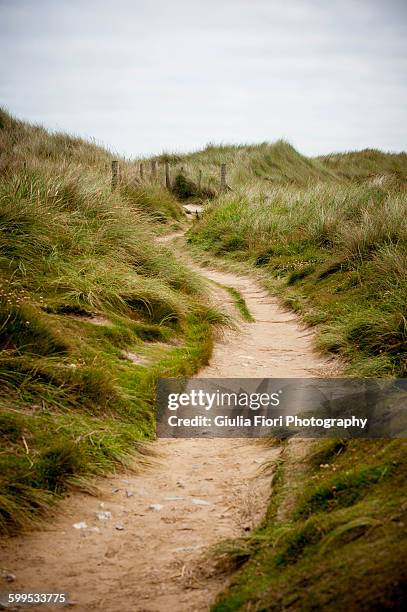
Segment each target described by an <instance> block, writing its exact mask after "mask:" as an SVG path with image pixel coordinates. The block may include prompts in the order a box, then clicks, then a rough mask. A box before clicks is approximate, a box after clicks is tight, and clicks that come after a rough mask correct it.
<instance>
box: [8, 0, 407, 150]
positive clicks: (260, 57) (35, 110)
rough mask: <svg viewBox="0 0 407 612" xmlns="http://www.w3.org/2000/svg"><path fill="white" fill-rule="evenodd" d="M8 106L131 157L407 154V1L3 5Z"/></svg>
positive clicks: (137, 0) (65, 0)
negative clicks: (240, 149) (196, 152)
mask: <svg viewBox="0 0 407 612" xmlns="http://www.w3.org/2000/svg"><path fill="white" fill-rule="evenodd" d="M0 11H1V12H0V88H1V89H0V93H1V95H0V104H1V105H3V106H5V107H6V108H7V109H8V110H9V111H11V112H12V113H13V114H14V115H16V116H17V117H20V118H24V119H28V120H30V121H33V122H36V123H42V124H44V125H45V126H46V127H48V128H52V129H58V130H62V131H66V132H70V133H74V134H79V135H81V136H85V137H93V138H95V139H96V140H97V141H99V142H101V143H103V144H105V145H107V146H108V147H109V148H111V149H112V150H114V151H116V152H118V153H121V154H124V155H126V156H128V157H133V156H139V155H147V154H154V153H159V152H161V151H163V150H171V151H185V150H191V149H197V148H200V147H202V146H204V145H205V144H206V143H208V142H216V143H220V142H236V143H237V142H262V141H265V140H268V141H273V140H277V139H278V138H285V139H287V140H289V141H290V142H291V143H292V144H293V145H294V146H295V147H296V148H297V149H298V150H299V151H300V152H302V153H305V154H307V155H317V154H320V153H328V152H331V151H343V150H350V149H361V148H365V147H377V148H381V149H384V150H393V151H401V150H406V149H407V121H406V112H405V109H406V103H407V76H406V75H407V32H406V30H407V2H406V1H405V0H284V1H277V0H172V1H168V0H149V1H147V0H0Z"/></svg>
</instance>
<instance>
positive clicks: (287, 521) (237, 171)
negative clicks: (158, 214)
mask: <svg viewBox="0 0 407 612" xmlns="http://www.w3.org/2000/svg"><path fill="white" fill-rule="evenodd" d="M225 158H226V161H227V162H228V166H229V178H228V183H229V186H230V190H228V191H227V192H226V193H225V194H223V195H221V196H220V197H218V198H217V199H214V200H212V201H211V202H208V206H207V208H206V211H205V212H204V214H203V215H202V218H201V219H200V221H198V222H196V223H194V226H193V228H192V229H191V230H190V233H189V241H190V244H192V245H194V247H195V248H197V249H198V250H200V251H201V252H204V253H208V254H209V255H210V256H211V257H213V256H215V257H214V258H215V260H216V261H219V259H220V258H223V260H224V261H229V262H244V263H245V264H248V265H249V267H250V266H252V268H253V269H256V270H257V271H259V272H260V273H261V276H262V278H263V279H264V282H265V283H266V285H267V286H268V288H269V289H270V291H272V292H273V293H275V294H276V295H278V296H279V298H280V299H281V300H282V301H283V303H284V304H285V305H286V306H288V307H290V308H292V309H293V310H295V311H296V312H298V313H299V314H300V315H301V316H302V317H303V319H304V320H305V322H306V323H308V324H309V325H312V326H315V328H316V332H317V334H316V339H317V340H316V342H317V348H318V349H319V350H321V351H323V352H330V353H334V354H337V355H338V356H340V357H341V358H342V360H343V362H344V364H345V368H346V371H347V373H348V374H350V375H352V376H363V377H364V376H400V377H404V376H407V248H406V247H407V215H406V210H407V194H406V183H407V155H405V154H400V155H390V154H384V153H381V152H379V151H361V152H357V153H349V154H343V155H340V154H338V155H330V156H327V157H321V158H318V159H307V158H304V157H302V156H301V155H299V154H298V153H297V152H296V151H294V150H293V149H292V147H290V146H289V145H287V144H285V143H282V142H279V143H276V144H275V145H265V144H264V145H260V146H258V147H236V148H234V147H224V148H208V149H207V150H206V151H204V152H201V153H196V154H194V155H193V156H191V157H190V158H188V159H189V160H190V164H191V170H190V171H191V173H194V172H195V173H196V168H197V167H198V166H203V167H204V168H206V172H209V174H210V173H212V176H213V179H212V180H213V185H215V184H216V183H215V181H216V170H217V168H216V165H217V164H219V163H220V161H225ZM183 164H184V165H185V166H186V164H185V161H184V160H183ZM195 164H196V165H195ZM274 468H275V469H276V473H275V478H274V483H273V489H272V494H271V499H270V505H269V508H268V513H267V517H266V519H265V520H264V521H263V523H262V524H261V525H260V526H259V528H258V529H257V530H255V531H254V532H253V533H251V534H250V535H248V536H247V537H246V538H243V539H240V540H237V541H236V540H235V541H231V542H225V543H223V544H221V546H220V554H219V567H218V571H222V569H225V568H226V570H230V568H231V567H232V568H233V569H235V570H236V569H237V568H241V569H240V570H239V571H238V572H237V573H236V574H235V575H234V577H233V578H232V582H231V585H230V587H229V588H228V589H227V590H226V591H225V592H224V593H222V594H221V595H220V596H219V598H218V600H217V602H216V603H215V604H214V605H213V607H212V609H213V611H214V612H215V611H216V612H231V611H234V610H258V611H262V610H264V611H265V610H276V611H278V610H286V609H290V610H301V612H302V611H305V610H324V611H325V610H338V609H348V610H358V611H359V610H386V609H388V610H390V609H391V610H396V609H397V610H398V609H402V608H403V605H404V602H405V598H406V592H405V584H406V578H407V576H406V572H405V567H406V562H407V545H406V541H405V533H406V530H405V524H406V519H407V516H406V507H405V499H406V493H407V491H406V475H407V448H406V444H405V441H404V440H377V441H363V440H353V441H341V440H331V441H321V440H319V441H315V442H314V443H313V445H312V446H311V447H310V449H309V450H308V453H307V455H306V456H305V458H304V459H303V460H301V461H300V462H299V460H298V458H297V457H296V456H295V454H293V453H291V451H290V446H289V445H288V446H287V448H286V450H285V452H284V453H283V455H282V457H281V458H280V459H279V461H278V464H277V465H276V466H274ZM287 508H289V509H290V510H289V511H287Z"/></svg>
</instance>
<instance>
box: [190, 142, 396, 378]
mask: <svg viewBox="0 0 407 612" xmlns="http://www.w3.org/2000/svg"><path fill="white" fill-rule="evenodd" d="M279 147H281V145H278V146H277V151H276V158H277V159H280V158H279V157H278V156H277V153H278V155H279V156H280V157H281V152H280V151H279ZM355 156H356V154H355ZM383 156H384V162H386V163H384V162H383V167H382V166H380V165H378V166H377V168H376V172H377V176H382V175H381V174H380V173H381V172H384V170H385V169H387V170H388V171H390V170H389V169H391V170H392V172H393V174H391V175H389V176H390V178H389V180H388V181H387V182H386V181H381V182H377V181H375V180H374V178H372V176H371V175H369V178H366V168H365V166H364V164H363V163H362V162H364V161H365V157H364V155H362V154H361V168H360V176H359V177H358V178H356V177H355V176H354V175H352V179H350V178H348V177H347V176H346V177H344V175H345V174H346V173H345V171H344V172H343V173H342V175H343V176H341V177H338V176H327V175H326V174H325V172H321V173H320V175H319V177H318V178H317V179H316V181H315V182H312V183H311V182H309V183H307V184H306V185H301V184H295V183H294V182H293V181H290V182H288V181H287V183H286V184H280V183H277V182H274V181H273V182H272V183H270V184H269V185H264V181H260V180H259V179H258V178H256V177H254V176H252V179H251V181H248V182H247V179H246V172H247V169H246V170H245V174H244V177H243V179H242V180H241V181H240V182H237V183H236V185H235V186H234V191H233V192H231V193H228V194H226V195H222V196H221V197H219V198H218V199H217V200H215V201H213V202H212V203H211V204H209V205H208V206H207V208H206V211H205V213H204V214H203V216H202V218H201V220H200V221H198V222H197V223H195V224H194V226H193V228H192V229H191V230H190V232H189V242H190V244H191V245H193V246H194V247H196V248H200V249H201V250H202V251H206V252H208V253H211V254H212V255H215V256H216V257H219V256H221V257H223V258H224V259H227V260H229V261H233V262H235V261H242V262H246V263H248V264H251V265H252V266H253V267H254V268H256V269H258V270H259V271H261V273H262V274H263V277H264V278H265V280H266V284H267V286H268V288H269V289H271V290H272V291H273V292H274V293H278V294H279V295H280V297H281V298H282V299H283V301H284V303H285V305H286V306H289V307H291V308H292V309H293V310H295V311H296V312H298V313H300V314H301V315H302V316H303V317H304V319H305V321H306V322H307V323H309V324H311V325H316V326H318V328H317V336H318V344H317V345H318V348H319V349H320V350H323V351H331V352H334V353H338V354H340V355H341V356H342V357H343V358H344V360H345V361H346V362H347V363H348V364H349V367H348V372H349V373H350V374H352V375H360V376H383V375H396V376H404V375H406V373H407V353H406V348H407V325H406V320H407V319H406V317H407V300H406V296H407V248H406V246H407V221H406V219H407V218H406V215H405V210H406V206H407V195H406V190H405V187H404V183H402V178H401V177H405V172H406V168H407V162H406V156H405V155H395V156H391V155H389V156H385V155H384V154H381V155H379V154H377V158H378V161H380V160H382V158H383ZM345 157H346V160H345V161H346V164H345V165H346V168H347V167H348V166H347V160H348V157H347V156H345ZM356 159H357V156H356ZM366 159H367V161H368V162H369V164H368V166H367V167H368V168H369V169H371V159H370V157H367V158H366ZM314 162H315V160H314V161H313V162H312V163H314ZM236 163H237V162H236ZM287 163H288V162H287ZM315 163H316V162H315ZM319 163H321V160H319ZM339 166H340V162H339V161H338V164H337V167H339ZM300 167H301V166H300ZM313 167H314V166H313ZM357 167H358V166H357V164H356V166H355V169H354V171H355V172H356V169H357ZM314 170H315V168H314ZM236 172H237V170H235V173H236ZM242 172H243V170H242ZM287 172H288V170H287ZM346 172H347V173H348V174H349V173H350V171H349V169H348V170H347V171H346ZM403 172H404V174H403ZM300 176H302V175H301V173H300ZM383 176H384V175H383ZM390 179H391V180H390ZM403 180H404V179H403Z"/></svg>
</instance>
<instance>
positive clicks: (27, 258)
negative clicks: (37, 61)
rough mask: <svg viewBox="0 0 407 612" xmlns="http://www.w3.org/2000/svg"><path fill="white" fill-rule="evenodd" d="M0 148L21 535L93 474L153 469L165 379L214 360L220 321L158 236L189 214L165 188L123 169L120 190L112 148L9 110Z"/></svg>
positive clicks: (0, 279)
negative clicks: (141, 465) (147, 461)
mask: <svg viewBox="0 0 407 612" xmlns="http://www.w3.org/2000/svg"><path fill="white" fill-rule="evenodd" d="M0 144H1V151H2V154H1V157H0V201H1V207H0V347H1V353H0V436H1V441H0V445H1V450H0V487H1V493H0V531H8V532H12V531H14V530H16V529H17V528H21V527H24V526H27V525H28V524H30V523H31V522H32V521H33V520H36V518H37V517H38V515H39V511H45V510H46V509H47V507H48V506H49V504H50V503H51V502H52V501H53V500H54V499H55V498H56V497H57V496H59V495H61V494H62V493H63V492H64V491H65V490H66V489H67V487H69V486H72V485H74V484H75V485H78V484H81V486H85V485H84V482H85V481H84V480H83V479H84V478H85V477H86V476H87V475H89V474H91V473H100V472H103V471H104V470H106V469H111V468H112V467H114V466H115V465H116V464H118V463H121V464H126V465H129V463H130V462H131V461H132V453H134V451H137V450H138V451H139V459H142V456H143V455H142V454H140V453H142V452H143V448H142V446H141V442H142V441H143V440H147V439H150V438H152V437H153V435H154V389H155V381H156V378H157V377H158V376H160V375H161V376H165V375H166V374H168V375H169V374H171V375H180V374H186V375H188V374H191V373H193V372H194V371H195V370H196V369H197V368H198V367H199V365H200V364H201V363H203V362H206V361H207V360H208V358H209V354H210V349H211V322H213V321H215V322H216V319H217V317H218V315H217V313H214V312H213V310H212V309H211V308H210V307H209V306H208V305H207V300H206V296H205V294H204V290H203V287H202V286H201V283H200V280H199V278H198V277H197V276H196V274H194V273H193V272H191V271H190V270H189V269H187V268H186V267H185V266H184V265H182V264H181V263H180V262H179V261H178V260H177V259H176V258H175V256H174V255H173V253H171V252H170V250H169V249H168V248H166V247H165V246H160V245H159V244H158V243H157V242H156V240H155V237H156V234H157V232H158V231H159V228H160V226H163V225H164V224H169V223H174V222H176V221H177V220H178V219H182V218H183V212H182V209H181V207H180V205H179V203H178V201H177V199H176V198H175V197H174V196H173V195H172V194H171V193H170V192H169V191H167V190H165V189H164V188H163V187H162V186H160V184H159V182H158V181H151V180H146V181H144V182H143V183H141V181H140V179H139V177H137V172H136V166H135V164H133V163H130V162H126V161H125V160H121V161H120V172H121V174H120V180H119V183H118V186H117V189H116V190H115V191H114V192H112V190H111V184H110V166H111V160H112V155H111V154H110V153H109V152H108V151H105V150H103V149H101V148H99V147H98V146H96V145H95V144H92V143H87V142H85V141H82V140H81V139H77V138H72V137H69V136H66V135H62V134H54V135H51V134H49V133H47V132H46V131H45V130H44V129H43V128H41V127H35V126H30V125H28V124H25V123H23V122H19V121H16V120H14V119H13V118H12V117H10V116H9V115H8V114H6V113H5V112H1V113H0ZM95 323H97V324H95ZM156 344H157V346H155V345H156ZM127 350H131V351H132V352H133V353H140V355H142V356H143V360H144V362H145V364H146V365H142V363H143V360H141V361H140V365H136V364H134V363H132V362H131V361H129V360H128V359H126V351H127Z"/></svg>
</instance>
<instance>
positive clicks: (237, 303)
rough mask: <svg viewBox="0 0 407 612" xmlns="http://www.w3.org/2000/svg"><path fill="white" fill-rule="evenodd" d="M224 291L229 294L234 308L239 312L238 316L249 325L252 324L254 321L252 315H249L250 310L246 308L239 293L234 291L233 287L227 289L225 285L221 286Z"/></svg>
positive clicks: (244, 301)
mask: <svg viewBox="0 0 407 612" xmlns="http://www.w3.org/2000/svg"><path fill="white" fill-rule="evenodd" d="M223 287H224V289H226V291H227V292H228V293H229V295H231V297H232V299H233V301H234V303H235V306H236V308H237V309H238V310H239V312H240V314H241V315H242V317H243V319H244V320H245V321H248V322H249V323H252V322H253V321H254V319H253V317H252V315H251V314H250V310H249V309H248V307H247V304H246V300H245V299H244V297H243V295H242V294H241V293H240V291H238V290H237V289H235V287H228V286H226V285H223Z"/></svg>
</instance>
